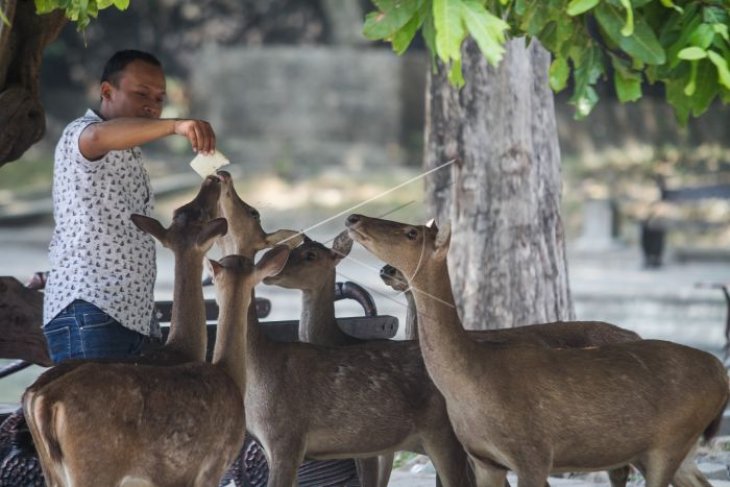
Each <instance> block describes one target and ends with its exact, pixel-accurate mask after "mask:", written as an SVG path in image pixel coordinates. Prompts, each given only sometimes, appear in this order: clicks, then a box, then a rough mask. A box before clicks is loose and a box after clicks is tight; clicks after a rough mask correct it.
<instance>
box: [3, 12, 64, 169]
mask: <svg viewBox="0 0 730 487" xmlns="http://www.w3.org/2000/svg"><path fill="white" fill-rule="evenodd" d="M0 8H1V9H2V10H3V12H4V13H5V14H6V16H7V17H8V19H10V22H11V24H10V25H9V26H8V25H5V24H3V23H0V167H1V166H3V165H4V164H5V163H7V162H11V161H14V160H16V159H18V158H19V157H20V156H22V155H23V153H24V152H25V151H26V150H27V149H28V148H29V147H30V146H31V145H33V144H34V143H36V142H37V141H38V140H40V138H41V137H43V134H44V133H45V130H46V116H45V111H44V110H43V105H42V104H41V101H40V88H39V77H40V69H41V60H42V58H43V50H44V49H45V47H46V46H47V45H48V44H50V43H51V42H53V40H54V39H55V38H56V37H58V34H59V32H60V31H61V28H62V27H63V26H64V25H65V23H66V17H65V15H64V13H63V11H60V10H59V11H55V12H52V13H50V14H47V15H36V13H35V3H34V2H33V0H0Z"/></svg>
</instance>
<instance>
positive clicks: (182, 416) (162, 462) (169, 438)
mask: <svg viewBox="0 0 730 487" xmlns="http://www.w3.org/2000/svg"><path fill="white" fill-rule="evenodd" d="M287 256H288V249H287V248H286V247H284V246H280V247H276V248H274V249H272V250H271V251H269V252H268V253H267V254H266V255H264V257H263V258H262V259H261V260H260V261H259V263H258V264H257V265H256V266H254V265H253V264H252V263H251V262H250V261H247V260H245V259H238V258H235V257H232V258H226V259H223V261H222V263H221V264H217V263H213V264H212V266H213V269H214V272H215V274H216V278H215V280H216V286H217V290H218V299H219V304H220V308H221V314H220V317H219V321H218V336H219V339H218V340H217V341H216V345H215V349H214V353H213V362H212V363H206V362H190V363H186V364H182V365H175V366H154V365H139V364H131V363H124V364H122V363H87V364H84V365H81V366H79V367H77V368H76V369H75V370H73V371H70V372H68V373H66V374H65V375H63V376H62V377H60V378H58V379H56V380H55V381H53V382H51V383H49V384H46V385H45V386H43V387H40V388H38V387H35V386H31V387H30V388H29V389H28V390H27V391H26V393H25V395H24V396H23V409H24V411H25V414H26V417H27V418H28V424H29V426H30V430H31V434H32V435H33V440H34V442H35V444H36V447H37V449H38V451H39V454H40V460H41V465H42V468H43V473H44V476H45V478H46V482H47V483H48V485H49V486H50V487H56V486H67V487H70V486H73V487H92V486H99V485H103V486H113V487H128V486H145V487H152V486H154V487H179V486H182V485H187V486H194V487H203V486H211V485H217V483H218V482H219V481H220V479H221V477H222V476H223V474H224V472H225V470H226V468H227V467H228V466H229V465H230V464H231V463H232V461H233V459H234V458H235V456H236V454H238V452H239V450H240V447H241V443H242V442H243V435H244V429H245V416H244V409H243V397H244V394H245V388H246V371H245V360H246V358H245V352H244V350H245V348H246V346H245V338H246V331H245V330H246V327H247V313H246V310H247V309H248V306H249V304H250V303H251V290H252V289H253V286H254V285H255V284H256V283H257V282H259V281H260V280H261V279H263V278H264V277H266V276H268V275H271V274H274V273H276V272H278V271H279V270H280V269H281V268H282V267H283V266H284V264H285V263H286V258H287Z"/></svg>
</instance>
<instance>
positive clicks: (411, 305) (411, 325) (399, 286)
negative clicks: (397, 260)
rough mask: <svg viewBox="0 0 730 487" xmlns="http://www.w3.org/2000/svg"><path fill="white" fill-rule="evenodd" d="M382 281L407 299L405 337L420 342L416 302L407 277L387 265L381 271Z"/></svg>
mask: <svg viewBox="0 0 730 487" xmlns="http://www.w3.org/2000/svg"><path fill="white" fill-rule="evenodd" d="M380 279H382V281H383V283H384V284H385V285H386V286H388V287H390V288H392V289H393V290H394V291H398V292H399V293H402V294H403V295H404V296H405V297H406V325H405V337H406V340H418V323H417V319H418V315H417V314H416V302H415V301H414V299H413V293H412V292H411V291H410V290H409V289H408V281H407V280H406V278H405V276H404V275H403V274H402V273H401V272H400V271H399V270H398V269H396V268H395V267H393V266H392V265H388V264H385V265H384V266H383V267H382V268H381V269H380Z"/></svg>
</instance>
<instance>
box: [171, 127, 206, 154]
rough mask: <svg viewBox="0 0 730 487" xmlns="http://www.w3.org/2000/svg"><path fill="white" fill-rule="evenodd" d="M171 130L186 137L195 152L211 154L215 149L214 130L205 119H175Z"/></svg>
mask: <svg viewBox="0 0 730 487" xmlns="http://www.w3.org/2000/svg"><path fill="white" fill-rule="evenodd" d="M173 132H174V133H176V134H177V135H182V136H183V137H187V139H188V140H189V141H190V145H191V146H192V147H193V150H194V151H195V152H199V153H203V154H211V153H213V151H214V150H215V132H213V127H211V126H210V124H209V123H208V122H206V121H205V120H175V126H174V128H173Z"/></svg>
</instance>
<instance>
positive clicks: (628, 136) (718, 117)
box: [0, 0, 730, 402]
mask: <svg viewBox="0 0 730 487" xmlns="http://www.w3.org/2000/svg"><path fill="white" fill-rule="evenodd" d="M371 9H372V7H371V4H370V2H369V1H364V0H362V1H360V0H296V1H295V0H245V1H233V0H229V1H222V0H218V1H213V0H209V1H199V2H195V3H191V2H184V1H182V0H155V1H147V2H131V5H130V8H129V10H128V11H126V12H117V11H113V10H112V9H109V10H104V11H102V12H100V15H99V18H98V19H97V20H96V21H94V22H92V24H91V25H90V26H89V27H88V29H87V30H86V31H85V32H83V33H79V32H77V31H76V28H75V26H74V25H71V24H69V25H67V26H66V27H65V30H64V31H63V33H62V34H61V36H60V37H59V39H58V40H57V41H56V42H55V43H53V44H52V45H50V46H49V47H48V49H47V50H46V54H45V59H44V63H43V67H42V93H43V103H44V106H45V108H46V115H47V127H48V129H47V133H46V136H45V138H44V139H43V140H42V141H41V142H39V143H38V144H36V145H35V146H34V147H32V148H31V149H30V150H29V151H28V152H27V153H26V154H25V155H24V156H23V158H22V160H20V161H16V162H14V163H11V164H7V165H6V166H4V167H3V168H2V169H1V170H0V245H2V252H1V253H0V273H1V274H2V275H11V276H15V277H16V278H17V279H18V280H20V281H21V282H26V281H27V280H28V279H29V278H30V276H31V275H32V274H33V272H35V271H39V270H46V269H47V268H48V259H47V255H46V253H47V247H48V243H49V240H50V236H51V231H52V224H53V221H52V216H51V213H50V212H51V199H50V198H51V179H52V166H53V149H54V146H55V143H56V141H57V139H58V137H59V135H60V132H61V130H62V129H63V127H64V126H65V125H66V124H67V123H68V122H69V121H71V120H73V119H74V118H76V117H78V116H80V115H81V114H83V112H84V111H85V110H86V108H89V107H96V106H97V102H98V84H99V81H98V80H99V76H100V74H101V70H102V66H103V64H104V62H105V61H106V59H107V58H108V57H109V56H110V55H111V54H112V53H114V52H115V51H117V50H119V49H126V48H137V49H143V50H147V51H150V52H152V53H154V54H156V55H157V56H158V57H159V58H160V59H161V61H162V63H163V65H164V67H165V70H166V72H167V74H168V80H167V83H168V85H167V88H168V90H167V91H168V103H167V108H166V109H165V112H164V113H163V116H164V117H194V118H202V119H206V120H208V121H210V122H211V123H212V124H213V127H214V129H215V131H216V134H217V138H218V148H219V150H220V151H221V152H223V153H224V154H225V155H226V156H227V157H228V158H229V159H230V160H231V162H232V164H231V166H229V167H228V168H230V171H231V172H232V173H233V175H234V177H235V181H236V187H237V189H238V192H239V194H240V195H241V196H242V198H243V199H244V200H246V201H247V202H248V203H250V204H251V205H253V206H255V207H256V208H258V209H259V211H260V212H261V214H262V223H263V226H264V228H265V229H266V230H268V231H273V230H275V229H277V228H293V229H297V230H306V231H307V233H308V234H309V235H310V236H311V237H313V238H315V239H318V240H321V241H323V242H330V241H331V239H332V238H334V236H335V235H336V234H337V233H338V232H339V231H341V230H342V229H343V228H344V227H343V221H344V219H345V217H346V216H347V214H349V213H350V212H355V211H356V212H359V213H364V214H368V215H372V216H387V218H390V219H394V220H400V221H410V222H418V223H420V222H424V221H425V220H427V219H428V218H430V216H429V215H427V214H425V210H424V205H423V204H422V200H423V180H422V179H418V175H419V174H420V173H421V163H422V150H423V123H424V90H425V83H426V78H427V72H428V69H429V63H430V61H429V58H428V54H427V52H426V50H425V49H424V47H423V46H422V45H419V42H420V40H419V39H416V41H415V42H416V45H415V46H413V48H411V49H410V50H409V52H408V53H407V54H405V55H404V56H396V55H395V54H393V53H392V52H391V50H390V48H389V46H386V45H384V44H378V43H372V42H368V41H366V40H365V39H364V38H363V37H362V36H361V35H359V32H360V29H361V25H362V21H363V18H364V15H365V14H366V13H367V12H369V11H370V10H371ZM659 89H660V88H658V87H654V86H645V87H644V92H645V96H644V97H643V98H642V100H641V101H640V102H638V103H633V104H627V105H621V104H620V103H619V102H618V101H617V100H616V97H615V94H614V93H613V88H612V86H611V85H610V83H604V84H603V85H602V86H601V87H600V90H601V93H599V94H600V97H601V102H600V103H599V104H598V105H597V107H596V108H595V109H594V111H593V113H592V114H591V115H590V116H589V117H588V118H587V119H586V120H583V121H576V120H574V119H573V107H572V106H571V105H569V104H568V102H567V100H568V98H569V89H568V90H566V92H565V93H560V94H557V95H556V98H555V104H556V114H557V121H558V128H559V136H560V147H561V151H562V169H563V215H562V216H563V220H564V224H565V227H566V235H567V244H568V256H569V260H568V268H569V271H570V279H571V282H570V284H571V292H572V296H573V302H574V306H575V309H576V314H577V317H578V318H579V319H592V320H603V321H609V322H612V323H615V324H618V325H621V326H624V327H626V328H630V329H633V330H635V331H637V332H639V333H640V334H642V335H643V336H645V337H658V338H669V339H672V340H675V341H679V342H682V343H687V344H690V345H693V346H698V347H700V348H703V349H706V350H710V351H712V352H714V353H717V354H719V355H721V354H722V347H723V346H724V344H725V331H724V330H725V323H726V310H727V308H726V303H725V299H724V297H723V295H722V293H721V291H720V290H719V289H717V288H716V287H713V285H714V284H718V283H725V282H728V281H730V245H729V244H730V221H729V219H728V215H729V214H730V208H729V204H730V200H729V199H728V197H730V196H728V195H730V191H728V192H727V193H725V192H724V191H723V190H722V188H724V185H726V184H727V185H729V186H730V123H728V122H729V121H730V117H729V115H730V111H729V109H728V108H727V107H721V106H716V107H713V108H711V109H710V110H709V111H708V113H706V114H705V115H704V116H703V117H702V118H701V119H700V120H693V121H691V122H690V123H689V125H688V126H687V127H680V126H679V125H678V124H677V122H676V121H675V118H674V115H673V113H672V110H671V108H670V107H669V106H668V105H666V103H665V102H664V101H663V100H662V96H661V95H662V93H661V92H660V91H659ZM144 152H145V156H146V158H147V162H148V164H147V167H148V169H149V172H150V175H151V176H152V179H153V183H152V184H153V188H154V189H155V192H156V194H157V217H158V218H159V219H160V220H161V221H162V222H163V224H167V223H169V221H170V217H171V215H172V210H173V209H174V208H176V207H177V206H179V205H181V204H182V203H184V202H186V201H189V200H190V199H191V197H192V195H193V194H194V193H195V192H196V191H197V187H198V185H199V183H200V178H199V177H198V176H197V175H196V174H195V173H194V172H193V171H192V170H191V169H190V168H189V167H188V165H187V164H188V163H189V162H190V160H191V159H192V158H193V155H194V154H193V153H192V152H191V150H190V148H189V147H188V145H187V142H186V141H185V140H184V139H182V138H172V137H171V138H168V139H167V140H165V141H164V142H160V143H156V144H152V145H150V146H147V147H145V150H144ZM409 180H413V182H411V183H409V184H406V185H404V186H403V187H401V188H399V189H398V190H397V191H390V192H389V190H390V189H391V188H393V187H394V186H397V185H399V184H401V183H404V182H406V181H409ZM662 185H664V187H666V188H697V187H700V188H706V189H707V188H720V190H719V192H715V193H713V192H712V190H709V189H707V190H706V191H704V192H702V195H701V196H702V197H701V198H699V199H692V200H690V201H683V202H681V203H672V202H667V201H662V192H661V190H660V188H661V187H662ZM384 193H385V195H384V196H382V197H380V195H383V194H384ZM712 194H714V195H715V196H716V197H709V196H712ZM369 200H372V201H371V202H369V203H367V204H365V205H361V203H362V202H365V201H369ZM322 222H324V223H322ZM656 225H660V226H662V227H663V228H667V229H668V230H667V231H666V234H665V235H664V240H663V242H661V241H660V242H659V244H661V245H660V246H662V247H663V258H662V261H661V265H660V266H656V265H647V260H646V258H645V257H644V255H643V253H642V248H641V242H642V238H641V236H642V229H643V231H644V233H645V239H644V241H645V243H646V242H649V243H650V244H651V242H652V241H651V239H649V240H647V236H646V235H647V234H646V232H649V233H651V231H652V230H653V229H654V228H656ZM653 242H654V244H656V240H654V241H653ZM352 257H353V258H352V259H347V260H345V261H344V262H343V263H342V264H341V269H340V276H339V280H343V281H345V280H351V281H355V282H358V283H360V284H361V285H363V286H365V287H366V288H367V289H369V290H370V291H371V293H372V294H373V296H374V298H375V300H376V303H377V304H378V307H379V310H380V312H381V313H382V314H392V315H394V316H397V317H398V318H399V319H400V321H401V323H403V319H404V317H405V299H404V298H403V297H402V296H399V295H398V294H397V293H395V292H394V291H391V290H389V289H388V288H386V287H385V286H384V285H383V284H382V283H381V282H380V279H379V277H378V270H379V268H380V266H381V265H382V263H380V262H378V261H376V260H374V259H373V257H371V256H370V254H368V253H367V252H365V251H364V250H363V249H362V248H359V247H358V246H355V248H354V250H353V253H352ZM649 263H650V264H652V262H649ZM653 264H656V262H653ZM158 273H159V280H158V285H157V289H156V297H157V298H158V299H169V298H170V296H171V292H172V255H171V253H170V252H169V251H167V250H166V249H159V251H158ZM206 294H207V295H209V296H211V297H212V295H213V293H212V289H208V290H207V291H206ZM259 295H261V296H264V297H268V298H269V299H271V301H272V305H273V306H272V314H271V316H270V318H271V319H296V318H297V317H298V313H299V299H298V298H299V296H298V294H297V293H296V292H293V291H284V290H277V289H274V288H271V287H261V288H260V290H259ZM337 306H338V308H337V309H338V313H339V314H340V315H342V316H344V315H348V314H361V310H360V309H359V307H358V306H357V305H354V304H352V303H346V302H345V303H338V305H337ZM38 370H39V369H31V370H29V371H27V372H24V373H23V374H21V375H18V378H17V379H15V376H14V377H13V378H12V379H11V380H8V379H6V380H4V381H3V383H2V384H1V385H0V402H17V401H18V398H19V397H20V394H21V393H22V390H23V388H24V387H25V386H26V385H27V384H28V383H29V382H30V381H31V380H32V378H33V377H34V374H37V373H38Z"/></svg>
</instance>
